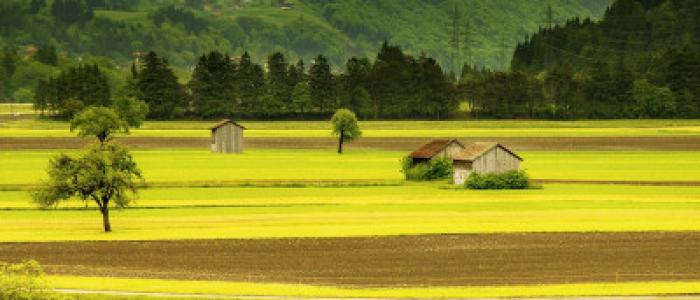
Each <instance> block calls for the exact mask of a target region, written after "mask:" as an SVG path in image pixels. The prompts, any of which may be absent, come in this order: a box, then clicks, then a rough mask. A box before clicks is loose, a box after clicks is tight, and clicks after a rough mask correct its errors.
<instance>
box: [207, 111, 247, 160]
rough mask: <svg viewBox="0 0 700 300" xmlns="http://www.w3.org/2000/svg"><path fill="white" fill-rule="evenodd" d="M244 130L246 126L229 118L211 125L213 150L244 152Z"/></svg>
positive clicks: (218, 151)
mask: <svg viewBox="0 0 700 300" xmlns="http://www.w3.org/2000/svg"><path fill="white" fill-rule="evenodd" d="M243 130H245V127H243V126H242V125H240V124H238V123H236V122H234V121H231V120H229V119H226V120H222V121H221V122H219V123H217V124H216V125H214V126H212V127H211V152H214V153H241V152H243Z"/></svg>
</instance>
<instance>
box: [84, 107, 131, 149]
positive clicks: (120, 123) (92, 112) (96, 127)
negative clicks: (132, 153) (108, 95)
mask: <svg viewBox="0 0 700 300" xmlns="http://www.w3.org/2000/svg"><path fill="white" fill-rule="evenodd" d="M70 130H71V131H74V130H78V136H81V137H86V136H95V137H96V138H97V139H98V140H99V141H100V143H101V144H104V143H106V142H107V141H109V140H110V139H111V138H112V135H114V134H115V133H118V132H124V133H128V132H129V124H128V123H127V122H126V121H124V120H123V119H122V118H120V117H119V115H118V114H117V113H116V112H115V111H114V110H113V109H111V108H107V107H90V108H87V109H85V110H83V111H82V112H80V113H78V114H77V115H76V116H75V117H73V119H72V120H71V122H70Z"/></svg>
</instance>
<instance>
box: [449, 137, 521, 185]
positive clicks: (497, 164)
mask: <svg viewBox="0 0 700 300" xmlns="http://www.w3.org/2000/svg"><path fill="white" fill-rule="evenodd" d="M521 161H523V158H522V157H520V156H519V155H517V154H515V153H514V152H513V151H511V150H509V149H508V148H506V147H504V146H503V145H501V144H498V143H473V144H471V145H469V146H467V147H466V148H465V149H464V150H462V151H460V152H459V153H458V154H457V155H455V156H454V157H453V167H454V178H453V179H454V183H455V184H463V183H464V182H465V181H466V180H467V178H468V177H469V174H471V173H472V172H476V173H478V174H484V173H503V172H507V171H512V170H518V169H519V168H520V162H521Z"/></svg>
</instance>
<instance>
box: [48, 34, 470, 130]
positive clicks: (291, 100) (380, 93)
mask: <svg viewBox="0 0 700 300" xmlns="http://www.w3.org/2000/svg"><path fill="white" fill-rule="evenodd" d="M127 82H128V83H127V86H126V87H123V88H121V89H120V92H119V94H120V95H119V97H130V98H135V99H139V100H141V101H143V102H145V103H147V104H148V106H149V107H150V117H151V118H157V119H172V118H179V117H195V118H215V117H224V116H232V115H234V116H239V117H240V116H243V117H256V118H279V117H306V118H313V117H325V116H328V115H330V113H332V112H333V111H335V110H336V109H338V108H349V109H351V110H353V111H356V112H357V113H358V114H359V115H360V116H362V117H373V118H410V117H420V118H433V119H441V118H446V117H447V116H449V114H451V113H453V112H455V110H456V107H457V101H456V98H455V95H456V94H455V86H454V84H453V82H452V79H450V78H449V77H448V76H446V75H445V74H444V72H443V70H442V68H441V67H440V65H438V64H437V62H436V61H435V60H434V59H432V58H430V57H426V56H425V55H421V56H420V57H418V58H415V57H413V56H410V55H406V54H404V53H403V52H402V51H401V49H399V48H398V47H396V46H392V45H389V44H387V43H385V44H384V45H383V46H382V48H381V51H380V52H379V54H378V55H377V59H376V60H375V61H374V63H372V62H370V60H369V59H366V58H355V57H353V58H351V59H349V60H348V61H347V63H346V66H345V71H344V72H343V73H334V72H332V70H331V67H330V64H329V62H328V60H327V59H326V57H325V56H323V55H319V56H317V57H316V59H315V60H314V61H313V62H312V63H311V64H310V66H309V67H308V68H307V67H306V65H305V63H304V61H303V60H299V61H297V62H296V63H293V64H292V63H289V62H288V61H287V60H286V58H285V56H284V55H283V54H281V53H278V52H277V53H273V54H271V55H270V56H269V57H268V59H267V63H266V64H265V66H264V67H263V66H262V65H260V64H256V63H254V62H253V61H252V60H251V58H250V55H248V53H244V54H243V55H242V56H240V57H235V58H233V57H230V56H228V55H225V54H221V53H219V52H216V51H213V52H210V53H208V54H206V55H203V56H202V57H201V58H200V59H199V61H198V63H197V65H196V66H195V68H194V71H193V74H192V79H191V80H190V81H189V82H188V83H186V84H184V85H182V84H180V83H179V82H178V78H177V76H176V75H175V73H174V72H173V70H172V69H171V68H170V66H169V64H168V61H167V59H165V58H163V57H160V56H158V55H157V54H156V53H155V52H149V53H147V54H146V55H145V56H144V57H143V60H142V61H141V63H139V64H138V65H134V66H133V67H132V72H131V78H130V79H129V80H127ZM111 103H112V102H111V93H110V89H109V85H108V83H107V80H106V77H105V76H104V74H102V73H101V72H100V70H99V68H98V67H97V66H96V65H93V66H78V67H76V68H71V69H69V70H68V71H66V72H63V73H61V75H59V76H58V77H55V78H49V79H48V80H45V81H41V82H40V83H39V84H38V86H37V89H36V93H35V105H36V107H37V108H38V109H40V110H42V111H43V110H46V111H50V112H56V113H59V114H62V115H71V114H73V113H75V112H77V111H79V110H80V109H82V107H85V106H91V105H103V106H109V105H110V104H111Z"/></svg>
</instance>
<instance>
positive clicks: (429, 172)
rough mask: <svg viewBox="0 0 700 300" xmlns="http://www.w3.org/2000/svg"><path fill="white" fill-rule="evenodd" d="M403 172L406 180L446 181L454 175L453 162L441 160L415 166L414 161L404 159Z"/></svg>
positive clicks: (408, 158)
mask: <svg viewBox="0 0 700 300" xmlns="http://www.w3.org/2000/svg"><path fill="white" fill-rule="evenodd" d="M401 172H403V174H404V176H405V177H406V180H416V181H421V180H435V179H446V178H449V177H450V176H451V175H452V161H450V160H449V159H446V158H440V159H434V160H431V161H429V162H428V163H420V164H416V165H415V166H414V165H413V159H411V158H410V157H404V158H403V159H402V160H401Z"/></svg>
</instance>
